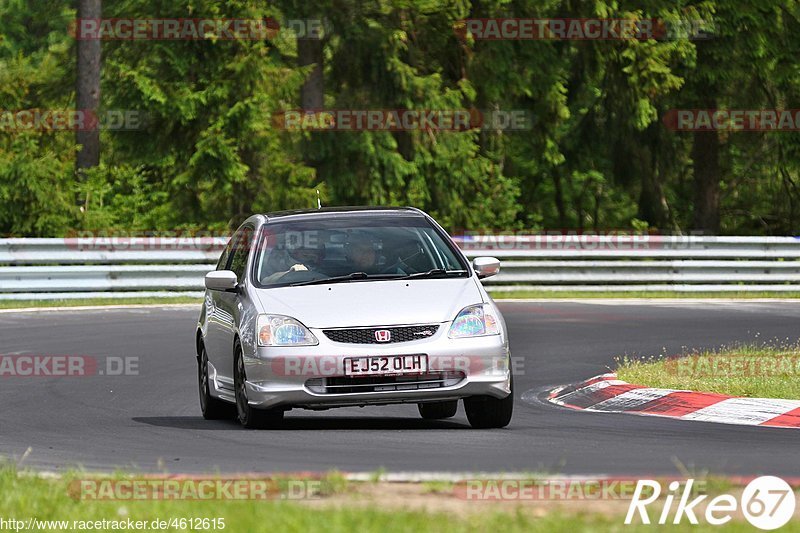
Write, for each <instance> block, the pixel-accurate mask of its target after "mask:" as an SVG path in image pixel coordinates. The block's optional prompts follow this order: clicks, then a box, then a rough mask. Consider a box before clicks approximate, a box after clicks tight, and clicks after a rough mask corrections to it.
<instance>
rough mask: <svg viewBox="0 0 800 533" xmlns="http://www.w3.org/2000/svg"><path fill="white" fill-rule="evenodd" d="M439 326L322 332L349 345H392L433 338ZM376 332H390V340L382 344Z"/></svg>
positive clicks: (328, 330) (331, 338)
mask: <svg viewBox="0 0 800 533" xmlns="http://www.w3.org/2000/svg"><path fill="white" fill-rule="evenodd" d="M438 329H439V326H438V325H427V326H403V327H394V328H391V327H389V328H358V329H324V330H322V332H323V333H324V334H325V336H326V337H328V338H329V339H330V340H332V341H335V342H345V343H347V344H391V343H394V342H409V341H418V340H420V339H427V338H429V337H432V336H433V335H434V334H435V333H436V330H438ZM376 331H389V334H390V339H389V340H388V341H383V342H380V341H378V339H376V338H375V332H376Z"/></svg>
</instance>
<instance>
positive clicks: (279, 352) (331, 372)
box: [211, 324, 511, 409]
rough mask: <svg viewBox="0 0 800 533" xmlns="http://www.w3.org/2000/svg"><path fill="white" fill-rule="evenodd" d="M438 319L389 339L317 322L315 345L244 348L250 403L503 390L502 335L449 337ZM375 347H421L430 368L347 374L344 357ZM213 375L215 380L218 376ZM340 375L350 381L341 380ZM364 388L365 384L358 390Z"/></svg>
mask: <svg viewBox="0 0 800 533" xmlns="http://www.w3.org/2000/svg"><path fill="white" fill-rule="evenodd" d="M441 326H442V327H440V328H439V330H438V331H437V332H436V333H435V334H434V335H433V336H432V337H429V338H426V339H421V340H416V341H410V342H401V343H394V344H380V345H377V344H372V345H364V344H348V343H340V342H334V341H332V340H330V339H328V337H326V336H325V334H324V333H323V332H322V330H320V329H312V330H311V331H312V333H314V335H315V336H316V337H317V339H318V340H319V345H318V346H304V347H289V348H287V347H280V348H278V347H259V348H257V350H256V353H255V354H251V355H250V356H245V371H246V374H247V383H246V386H247V397H248V400H249V403H250V405H252V406H253V407H258V408H264V409H266V408H272V407H287V408H291V407H301V408H307V409H327V408H329V407H345V406H363V405H386V404H394V403H420V402H426V401H439V400H456V399H460V398H465V397H468V396H477V395H487V396H492V397H495V398H505V397H506V396H508V395H509V394H510V392H511V383H510V380H511V372H510V359H511V358H510V351H509V347H508V342H507V340H506V336H505V335H504V334H501V335H491V336H486V337H475V338H469V339H450V338H448V337H447V329H448V328H447V327H444V326H445V324H442V325H441ZM381 355H392V356H393V355H427V358H428V372H427V373H426V375H422V376H415V377H409V376H404V377H401V378H386V381H387V383H385V384H382V380H383V379H384V378H381V377H374V379H373V377H370V378H364V377H353V378H345V372H344V359H345V358H347V357H359V356H361V357H363V356H381ZM432 377H438V378H440V379H432ZM365 379H373V381H364V380H365ZM211 381H212V383H214V385H212V386H215V388H216V385H217V384H216V382H215V381H216V380H214V379H212V380H211ZM398 381H399V383H397V382H398ZM333 382H336V383H338V384H339V385H338V388H337V387H335V386H331V387H330V388H328V387H326V384H329V383H333ZM342 382H346V383H352V384H354V385H355V386H352V387H350V386H343V385H341V383H342ZM372 382H375V383H376V385H375V386H374V387H364V386H362V383H372ZM365 388H370V389H371V390H369V391H367V392H364V391H363V389H365ZM341 390H345V391H347V392H340V391H341ZM220 392H221V391H220ZM218 395H219V396H222V397H226V396H227V395H226V394H225V393H224V392H222V393H221V394H218ZM226 399H227V398H226Z"/></svg>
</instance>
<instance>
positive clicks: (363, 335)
mask: <svg viewBox="0 0 800 533" xmlns="http://www.w3.org/2000/svg"><path fill="white" fill-rule="evenodd" d="M499 269H500V262H499V261H498V260H497V259H495V258H492V257H479V258H476V259H474V260H473V261H472V264H470V263H469V262H468V261H467V260H466V258H465V257H464V255H463V254H462V253H461V251H460V250H459V248H458V247H457V246H456V245H455V243H453V241H452V240H451V239H450V237H449V236H448V235H447V233H446V232H445V231H444V230H443V229H442V228H441V227H440V226H439V224H437V223H436V222H435V221H434V220H433V219H432V218H431V217H430V216H428V215H427V214H425V213H423V212H422V211H420V210H418V209H414V208H327V209H319V210H313V211H312V210H305V211H285V212H278V213H270V214H266V215H254V216H252V217H250V218H249V219H247V220H246V221H245V222H244V224H242V225H241V227H240V228H239V229H238V230H237V231H236V232H235V233H234V235H233V236H232V238H231V239H230V241H229V242H228V244H227V247H226V248H225V250H224V251H223V252H222V255H221V256H220V258H219V262H218V264H217V268H216V270H214V271H213V272H209V273H208V274H207V275H206V277H205V286H206V289H207V290H206V292H205V301H204V302H203V307H202V310H201V312H200V319H199V321H198V325H197V333H196V348H197V363H198V381H199V387H200V406H201V408H202V411H203V416H204V417H205V418H207V419H220V418H232V417H234V416H236V417H238V419H239V421H240V422H241V423H242V425H244V426H245V427H249V428H262V427H275V426H278V425H279V424H280V422H281V420H282V419H283V415H284V412H285V411H287V410H289V409H293V408H302V409H329V408H332V407H344V406H366V405H388V404H397V403H415V404H417V406H418V409H419V413H420V415H421V416H422V417H423V418H426V419H443V418H449V417H452V416H454V415H455V413H456V409H457V407H458V400H461V399H463V400H464V409H465V411H466V414H467V418H468V420H469V422H470V424H471V425H472V426H473V427H476V428H498V427H504V426H506V425H508V423H509V422H510V420H511V413H512V410H513V405H514V394H513V377H512V373H511V364H510V359H511V354H510V350H509V342H508V333H507V330H506V325H505V322H504V320H503V317H502V315H501V314H500V311H499V310H498V308H497V306H496V305H495V303H494V302H493V301H492V299H491V298H490V297H489V295H488V294H487V293H486V291H485V290H484V288H483V286H482V285H481V282H480V281H479V280H480V279H481V278H485V277H488V276H492V275H494V274H496V273H497V272H498V271H499Z"/></svg>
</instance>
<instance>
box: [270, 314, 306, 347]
mask: <svg viewBox="0 0 800 533" xmlns="http://www.w3.org/2000/svg"><path fill="white" fill-rule="evenodd" d="M256 333H257V336H258V345H259V346H314V345H317V344H319V341H318V340H317V338H316V337H315V336H314V334H313V333H311V332H310V331H309V330H308V328H307V327H305V326H304V325H303V324H301V323H300V322H299V321H297V320H295V319H294V318H292V317H290V316H283V315H258V320H257V321H256Z"/></svg>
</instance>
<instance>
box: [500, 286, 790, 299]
mask: <svg viewBox="0 0 800 533" xmlns="http://www.w3.org/2000/svg"><path fill="white" fill-rule="evenodd" d="M487 290H488V291H489V294H491V295H492V298H495V299H498V300H499V299H509V300H513V299H519V298H531V299H553V300H563V299H592V298H707V299H714V298H717V299H722V298H727V299H731V298H735V299H744V300H748V299H753V298H762V299H763V298H772V299H776V300H783V299H787V298H800V291H798V292H749V291H741V292H735V291H731V292H727V291H725V292H723V291H719V292H678V291H603V292H593V291H512V292H504V291H492V289H491V287H489V288H488V289H487Z"/></svg>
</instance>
